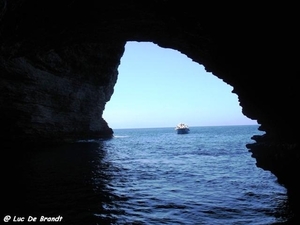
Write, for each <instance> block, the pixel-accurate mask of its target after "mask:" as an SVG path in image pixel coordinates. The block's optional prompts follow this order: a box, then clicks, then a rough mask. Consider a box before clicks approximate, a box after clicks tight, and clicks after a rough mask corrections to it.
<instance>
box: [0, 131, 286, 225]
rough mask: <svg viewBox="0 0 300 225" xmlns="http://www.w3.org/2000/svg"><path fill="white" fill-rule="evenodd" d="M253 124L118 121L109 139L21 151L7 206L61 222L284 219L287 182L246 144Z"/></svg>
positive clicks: (213, 222) (10, 210)
mask: <svg viewBox="0 0 300 225" xmlns="http://www.w3.org/2000/svg"><path fill="white" fill-rule="evenodd" d="M257 128H258V126H223V127H191V131H190V133H189V134H184V135H178V134H176V133H175V131H174V128H151V129H116V130H114V138H113V139H110V140H98V141H97V140H96V141H95V140H94V141H89V142H81V143H77V144H73V145H67V146H61V147H56V148H54V149H53V148H46V147H45V148H41V149H39V150H38V151H37V150H33V151H29V152H26V153H24V154H23V155H22V159H19V160H17V161H18V164H17V165H16V166H15V167H16V168H15V176H17V177H19V178H20V179H19V180H18V181H14V182H12V184H11V185H12V186H18V185H19V186H22V188H21V189H20V190H19V195H17V197H16V196H14V197H13V196H12V195H13V194H12V195H11V196H10V195H8V199H10V200H7V204H8V202H9V203H11V206H10V207H7V206H6V209H7V210H6V211H5V214H8V215H10V214H11V215H14V214H18V215H24V216H25V217H26V216H28V215H36V216H37V217H39V216H42V215H43V216H58V215H60V216H62V217H63V220H62V222H64V223H66V224H170V225H174V224H191V225H195V224H209V225H210V224H211V225H218V224H220V225H224V224H255V225H256V224H263V225H265V224H273V223H276V222H278V223H279V222H284V221H286V220H287V218H286V215H287V209H286V207H287V206H286V205H287V196H286V190H285V188H283V187H282V186H281V185H279V184H278V183H277V181H276V177H275V176H274V175H272V174H271V173H270V172H268V171H264V170H262V169H260V168H258V167H256V165H255V163H256V161H255V159H253V158H252V157H251V153H250V152H248V149H247V148H246V147H245V145H246V144H247V143H251V142H253V141H252V140H251V136H253V135H255V134H262V132H261V131H258V129H257ZM14 157H15V156H14ZM14 160H16V159H14ZM10 188H11V187H8V189H10ZM16 202H18V204H16Z"/></svg>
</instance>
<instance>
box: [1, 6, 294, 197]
mask: <svg viewBox="0 0 300 225" xmlns="http://www.w3.org/2000/svg"><path fill="white" fill-rule="evenodd" d="M209 2H211V1H208V2H201V3H200V4H199V3H198V2H195V1H192V2H190V3H187V2H186V1H176V2H174V1H169V0H163V1H162V0H151V1H133V0H130V1H114V0H112V1H108V2H105V3H104V2H103V1H90V2H89V3H87V2H85V1H80V0H64V1H60V2H55V1H49V0H44V1H38V0H31V1H29V0H0V22H1V24H0V47H1V48H0V73H1V80H0V89H1V96H0V106H1V111H0V120H1V130H2V133H4V135H3V136H2V137H1V138H2V139H3V140H5V141H18V142H30V143H38V142H55V141H58V142H60V141H68V140H76V139H83V138H95V137H103V136H104V137H109V136H111V135H112V130H111V129H110V128H109V127H108V125H107V124H106V122H105V121H104V120H103V118H102V112H103V110H104V107H105V103H106V102H107V101H108V100H109V99H110V97H111V95H112V93H113V87H114V84H115V82H116V80H117V73H118V72H117V68H118V65H119V63H120V58H121V56H122V54H123V51H124V45H125V43H126V41H151V42H154V43H156V44H158V45H160V46H162V47H168V48H173V49H176V50H178V51H180V52H182V53H184V54H186V55H187V56H189V57H190V58H192V59H193V60H194V61H195V62H198V63H199V64H203V65H204V67H205V68H206V70H207V71H209V72H212V73H213V74H214V75H215V76H218V77H219V78H221V79H223V80H224V82H226V83H228V84H230V85H231V86H233V87H234V90H233V92H235V93H236V94H237V95H238V96H239V101H240V105H241V106H242V108H243V113H244V114H245V115H246V116H248V117H249V118H252V119H255V120H257V121H258V123H259V124H261V127H260V129H261V130H263V131H265V135H263V136H261V137H254V139H255V140H256V143H255V144H252V145H248V147H249V149H250V151H251V152H252V154H253V157H255V158H256V159H257V165H258V166H259V167H261V168H263V169H266V170H270V171H271V172H272V173H274V174H275V175H276V176H277V177H278V179H279V181H280V182H281V183H283V184H284V185H285V186H286V187H287V188H288V190H289V193H292V194H293V195H296V196H299V195H298V190H300V189H299V185H298V181H297V180H298V179H297V177H295V171H299V169H300V168H299V167H300V155H299V132H298V129H297V128H298V124H299V115H300V114H299V107H298V105H299V102H300V101H299V87H298V84H299V81H298V78H297V75H299V66H298V52H299V32H298V30H297V27H298V21H299V18H298V17H299V16H298V15H299V14H298V12H297V11H296V9H297V6H296V5H295V6H293V5H288V6H286V5H284V4H283V3H280V4H279V2H278V3H272V6H270V5H266V6H264V5H261V4H260V5H255V4H254V3H253V4H252V5H245V4H242V5H239V4H234V5H229V4H228V3H220V2H219V3H218V4H209ZM276 4H278V5H276ZM281 15H284V16H281Z"/></svg>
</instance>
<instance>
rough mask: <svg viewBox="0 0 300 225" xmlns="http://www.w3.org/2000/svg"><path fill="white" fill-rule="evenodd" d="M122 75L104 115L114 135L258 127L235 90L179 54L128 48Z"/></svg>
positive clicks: (137, 45)
mask: <svg viewBox="0 0 300 225" xmlns="http://www.w3.org/2000/svg"><path fill="white" fill-rule="evenodd" d="M118 71H119V75H118V80H117V83H116V85H115V88H114V93H113V95H112V97H111V99H110V101H109V102H107V103H106V106H105V110H104V112H103V118H104V119H105V120H106V122H107V123H108V125H109V127H111V128H112V129H121V128H157V127H175V126H176V125H177V124H178V123H186V124H187V125H188V126H190V127H193V126H224V125H256V124H257V121H256V120H251V119H249V118H247V117H246V116H244V115H243V114H242V108H241V107H240V106H239V102H238V96H237V95H236V94H234V93H232V92H231V91H232V90H233V88H232V86H230V85H228V84H226V83H225V82H224V81H222V80H221V79H219V78H217V77H216V76H214V75H213V74H212V73H208V72H206V71H205V69H204V67H203V66H202V65H200V64H198V63H196V62H193V61H192V60H191V59H190V58H188V57H187V56H186V55H184V54H182V53H180V52H179V51H177V50H173V49H169V48H161V47H159V46H158V45H156V44H153V43H151V42H127V43H126V45H125V52H124V55H123V56H122V58H121V63H120V66H119V68H118Z"/></svg>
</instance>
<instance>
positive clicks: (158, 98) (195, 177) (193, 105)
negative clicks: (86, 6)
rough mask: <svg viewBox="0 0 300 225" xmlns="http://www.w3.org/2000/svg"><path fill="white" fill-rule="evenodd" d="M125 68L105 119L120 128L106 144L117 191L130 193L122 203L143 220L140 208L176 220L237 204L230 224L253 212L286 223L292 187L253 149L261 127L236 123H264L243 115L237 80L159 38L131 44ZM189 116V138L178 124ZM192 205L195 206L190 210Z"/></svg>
mask: <svg viewBox="0 0 300 225" xmlns="http://www.w3.org/2000/svg"><path fill="white" fill-rule="evenodd" d="M118 70H119V75H118V80H117V83H116V85H115V91H114V94H113V95H112V97H111V100H110V101H109V102H108V103H107V104H106V107H105V110H104V114H103V117H104V119H105V120H106V121H107V122H108V124H109V126H110V127H111V128H113V129H114V138H113V139H112V140H110V141H109V142H108V144H107V147H106V148H107V149H108V152H109V159H110V160H111V161H112V162H113V166H112V168H118V169H117V172H116V174H117V176H115V178H114V179H113V181H112V183H113V184H114V187H115V193H114V194H116V195H121V196H126V198H128V201H124V202H123V201H120V202H118V204H119V206H120V207H121V208H122V207H123V208H122V209H124V211H126V212H127V214H128V215H131V216H132V218H135V216H136V215H133V214H131V212H132V211H134V210H135V208H136V207H137V208H139V209H141V210H140V211H141V213H140V214H139V215H138V216H139V218H144V220H151V218H149V217H148V216H147V215H145V214H143V212H142V211H143V209H145V210H150V211H151V210H152V207H151V206H153V207H154V208H156V210H155V212H154V211H153V215H156V214H157V213H161V215H164V210H163V209H164V207H168V211H169V212H168V213H171V214H172V213H174V214H172V216H173V217H174V221H176V219H177V220H179V221H180V220H181V219H182V218H181V219H179V218H177V217H176V215H183V214H185V215H187V217H189V220H192V221H193V220H194V221H197V220H198V218H194V217H193V215H194V214H193V212H196V211H197V214H198V213H199V212H203V217H202V218H204V217H206V218H211V217H210V215H207V214H206V211H210V212H213V213H215V214H216V215H218V216H217V217H218V219H217V220H219V219H220V218H222V212H223V211H226V210H227V209H229V208H231V209H232V210H231V212H230V213H228V215H229V216H228V215H227V216H228V218H229V219H224V223H235V222H239V221H242V220H243V219H241V218H244V216H246V215H252V216H251V218H250V217H249V218H248V219H246V220H244V221H243V222H245V221H247V220H248V222H250V221H251V220H252V221H253V220H256V219H258V218H259V220H263V221H264V222H266V223H272V222H282V221H284V220H285V218H276V216H275V215H279V214H281V212H278V211H280V210H281V209H280V208H281V207H282V208H284V207H285V204H286V190H285V189H284V188H283V187H282V186H281V185H279V184H278V183H277V181H276V177H275V176H274V175H273V174H271V173H270V172H268V171H264V170H262V169H261V168H258V167H256V165H255V159H253V158H251V156H250V153H249V152H248V151H247V149H246V146H245V145H246V143H248V142H250V141H251V140H250V137H251V136H252V135H253V134H258V133H259V134H261V133H260V132H259V131H258V130H257V126H250V127H252V128H250V129H252V130H250V131H249V130H248V128H249V126H235V125H257V122H256V121H254V120H251V119H249V118H247V117H246V116H244V115H243V114H242V110H241V107H240V105H239V101H238V96H237V95H236V94H233V93H232V92H231V91H232V87H231V86H230V85H228V84H226V83H225V82H224V81H222V80H220V79H219V78H217V77H216V76H214V75H213V74H211V73H208V72H206V71H205V69H204V67H203V66H202V65H199V64H198V63H196V62H193V61H192V60H191V59H190V58H188V57H187V56H186V55H184V54H182V53H180V52H179V51H176V50H173V49H166V48H161V47H159V46H158V45H156V44H154V43H151V42H127V44H126V46H125V52H124V55H123V57H122V59H121V64H120V66H119V69H118ZM182 121H183V122H185V123H187V124H188V125H190V126H191V128H193V127H195V128H194V129H191V130H192V131H191V133H190V134H188V135H186V136H185V135H184V136H181V135H179V136H178V135H176V134H175V132H174V129H173V128H170V127H175V126H176V125H177V123H178V122H182ZM230 125H233V126H230ZM199 127H201V129H197V128H199ZM224 127H226V128H224ZM230 127H231V128H230ZM236 127H238V128H236ZM124 128H126V129H124ZM130 128H143V129H130ZM110 149H113V154H110V152H111V151H110ZM119 167H120V168H119ZM124 187H125V188H124ZM133 190H134V191H133ZM270 199H271V201H270ZM128 202H129V203H130V204H128ZM200 203H201V204H200ZM128 205H130V207H129V208H127V207H128ZM149 205H151V206H149ZM187 205H189V206H192V207H191V208H188V210H186V211H185V213H183V212H182V211H184V210H182V211H181V209H182V208H181V207H183V208H184V209H186V208H185V207H187ZM173 206H174V208H176V210H174V209H173ZM202 207H204V208H202ZM262 207H263V208H264V209H265V212H269V214H266V213H264V212H263V213H262V211H261V208H262ZM157 208H159V209H157ZM160 209H162V210H160ZM177 210H178V211H180V212H177ZM175 211H176V212H175ZM161 215H156V216H157V217H158V218H160V216H161ZM121 217H122V216H121ZM181 217H182V216H181ZM200 217H201V216H200ZM186 219H187V218H186ZM220 220H222V219H220ZM225 221H226V222H225ZM215 222H216V221H214V222H212V221H211V223H215Z"/></svg>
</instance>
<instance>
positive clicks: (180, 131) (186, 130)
mask: <svg viewBox="0 0 300 225" xmlns="http://www.w3.org/2000/svg"><path fill="white" fill-rule="evenodd" d="M176 131H177V134H188V133H189V132H190V129H188V128H180V129H176Z"/></svg>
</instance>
